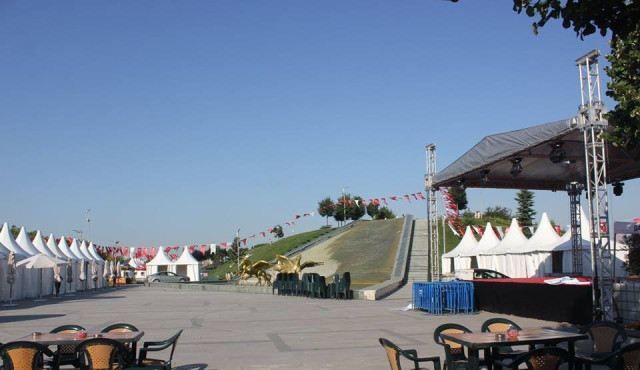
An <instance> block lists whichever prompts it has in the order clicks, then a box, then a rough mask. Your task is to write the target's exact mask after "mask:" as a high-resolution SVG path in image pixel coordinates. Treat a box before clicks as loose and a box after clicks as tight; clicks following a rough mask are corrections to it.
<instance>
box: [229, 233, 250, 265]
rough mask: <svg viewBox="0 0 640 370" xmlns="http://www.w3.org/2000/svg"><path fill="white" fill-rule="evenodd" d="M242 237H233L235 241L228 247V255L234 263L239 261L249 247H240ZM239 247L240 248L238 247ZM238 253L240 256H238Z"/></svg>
mask: <svg viewBox="0 0 640 370" xmlns="http://www.w3.org/2000/svg"><path fill="white" fill-rule="evenodd" d="M240 243H241V242H240V238H238V237H237V236H236V237H234V238H233V243H231V247H229V249H227V257H228V260H229V261H231V263H233V264H237V263H238V259H242V257H243V256H244V255H245V254H247V249H246V248H242V247H240ZM238 247H239V248H238ZM238 253H240V256H239V257H238Z"/></svg>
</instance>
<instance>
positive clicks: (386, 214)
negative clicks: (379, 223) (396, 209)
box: [376, 207, 396, 220]
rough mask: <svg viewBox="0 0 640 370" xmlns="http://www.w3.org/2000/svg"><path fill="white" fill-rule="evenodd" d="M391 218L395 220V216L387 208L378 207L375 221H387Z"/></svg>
mask: <svg viewBox="0 0 640 370" xmlns="http://www.w3.org/2000/svg"><path fill="white" fill-rule="evenodd" d="M391 218H396V215H395V214H394V213H393V211H392V210H390V209H389V208H387V207H380V209H378V214H377V215H376V220H387V219H391Z"/></svg>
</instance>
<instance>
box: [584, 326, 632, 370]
mask: <svg viewBox="0 0 640 370" xmlns="http://www.w3.org/2000/svg"><path fill="white" fill-rule="evenodd" d="M580 333H583V334H584V333H586V334H588V335H589V339H590V340H591V343H592V345H591V348H590V352H577V353H576V359H578V360H579V362H580V363H581V364H583V365H584V366H586V367H587V368H590V364H592V363H597V362H598V360H600V359H603V358H607V357H609V356H610V355H611V354H613V353H614V352H616V351H617V350H619V349H620V348H621V345H622V343H623V342H624V341H626V340H627V331H626V330H625V329H624V328H623V327H622V326H620V325H618V324H616V323H614V322H610V321H596V322H593V323H591V324H589V325H587V326H585V327H583V328H582V329H581V330H580Z"/></svg>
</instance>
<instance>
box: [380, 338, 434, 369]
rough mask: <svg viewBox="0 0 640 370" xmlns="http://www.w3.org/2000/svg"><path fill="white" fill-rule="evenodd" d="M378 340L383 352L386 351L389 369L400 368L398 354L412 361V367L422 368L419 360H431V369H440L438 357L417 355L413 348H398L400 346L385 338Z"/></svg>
mask: <svg viewBox="0 0 640 370" xmlns="http://www.w3.org/2000/svg"><path fill="white" fill-rule="evenodd" d="M378 341H379V342H380V344H382V347H383V348H384V350H385V352H386V353H387V359H388V360H389V365H390V366H391V370H402V364H401V362H400V358H401V357H400V356H402V357H404V358H406V359H407V360H409V361H412V362H413V368H414V369H422V368H421V367H420V362H433V369H434V370H440V357H438V356H434V357H422V358H420V357H418V352H417V351H416V350H415V349H405V350H403V349H400V347H398V346H396V345H395V344H393V343H392V342H391V341H390V340H388V339H385V338H379V339H378Z"/></svg>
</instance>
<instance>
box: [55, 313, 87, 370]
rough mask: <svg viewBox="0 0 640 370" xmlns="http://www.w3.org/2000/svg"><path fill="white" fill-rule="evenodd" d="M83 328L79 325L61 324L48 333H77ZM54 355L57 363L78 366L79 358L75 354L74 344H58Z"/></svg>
mask: <svg viewBox="0 0 640 370" xmlns="http://www.w3.org/2000/svg"><path fill="white" fill-rule="evenodd" d="M82 330H85V328H83V327H82V326H80V325H74V324H72V325H62V326H58V327H57V328H55V329H53V330H51V331H50V333H77V332H79V331H82ZM56 357H57V361H58V364H59V365H73V367H80V360H79V359H78V355H77V354H76V345H75V344H62V345H59V346H58V349H57V351H56Z"/></svg>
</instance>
